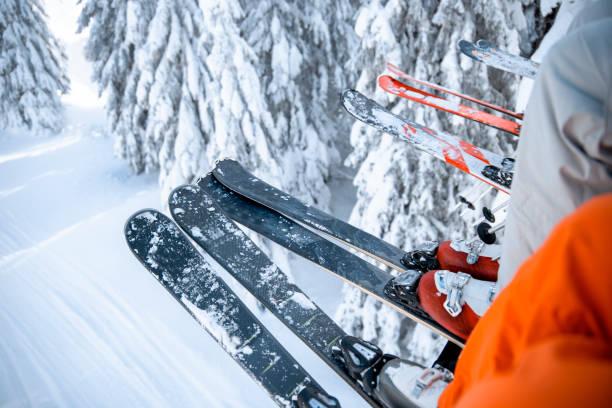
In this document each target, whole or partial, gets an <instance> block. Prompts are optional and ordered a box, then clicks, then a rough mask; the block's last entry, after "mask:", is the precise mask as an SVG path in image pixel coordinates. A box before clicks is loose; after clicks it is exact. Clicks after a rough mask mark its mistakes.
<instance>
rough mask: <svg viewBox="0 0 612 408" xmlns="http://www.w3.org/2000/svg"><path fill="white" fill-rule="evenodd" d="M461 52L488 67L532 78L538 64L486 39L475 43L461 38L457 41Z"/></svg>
mask: <svg viewBox="0 0 612 408" xmlns="http://www.w3.org/2000/svg"><path fill="white" fill-rule="evenodd" d="M458 47H459V49H460V50H461V52H462V53H463V54H465V55H467V56H468V57H470V58H472V59H474V60H476V61H480V62H483V63H485V64H487V65H488V66H490V67H493V68H497V69H501V70H502V71H506V72H510V73H512V74H516V75H520V76H524V77H527V78H531V79H534V78H535V77H536V74H537V73H538V69H539V68H540V64H538V63H537V62H534V61H532V60H530V59H528V58H524V57H521V56H519V55H514V54H510V53H509V52H507V51H504V50H502V49H500V48H497V47H495V46H494V45H493V44H491V43H490V42H488V41H486V40H478V42H476V44H474V43H471V42H469V41H465V40H461V41H459V43H458Z"/></svg>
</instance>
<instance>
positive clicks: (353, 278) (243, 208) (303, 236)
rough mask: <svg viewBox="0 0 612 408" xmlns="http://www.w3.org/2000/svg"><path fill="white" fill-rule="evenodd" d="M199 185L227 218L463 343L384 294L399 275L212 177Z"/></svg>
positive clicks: (419, 311)
mask: <svg viewBox="0 0 612 408" xmlns="http://www.w3.org/2000/svg"><path fill="white" fill-rule="evenodd" d="M198 186H199V187H201V188H202V190H204V191H205V192H206V193H207V194H208V195H210V196H211V197H212V198H213V199H214V200H215V202H217V204H218V205H219V206H220V207H221V208H222V209H223V211H224V212H225V213H226V214H227V215H228V216H229V217H230V218H232V219H234V220H235V221H237V222H239V223H240V224H242V225H244V226H246V227H247V228H249V229H251V230H253V231H255V232H257V233H259V234H261V235H263V236H265V237H266V238H269V239H271V240H273V241H274V242H276V243H278V244H279V245H281V246H283V247H285V248H287V249H289V250H291V251H293V252H294V253H296V254H298V255H300V256H301V257H303V258H305V259H307V260H309V261H311V262H313V263H315V264H317V265H319V266H321V267H322V268H323V269H325V270H327V271H328V272H331V273H333V274H335V275H336V276H338V277H339V278H341V279H343V280H344V281H346V282H347V283H349V284H351V285H353V286H356V287H357V288H359V289H360V290H361V291H363V292H365V293H367V294H369V295H371V296H374V297H375V298H377V299H378V300H380V301H382V302H384V303H386V304H387V305H389V306H391V307H393V308H394V309H396V310H398V311H399V312H401V313H402V314H404V315H406V316H407V317H409V318H411V319H412V320H415V321H416V322H418V323H421V324H424V325H426V326H427V327H429V328H430V329H432V330H434V331H436V332H437V333H439V334H440V335H442V336H444V337H446V338H447V339H449V340H451V341H452V342H454V343H455V344H457V345H459V346H463V343H464V341H463V339H461V338H459V337H458V336H455V335H454V334H452V333H450V332H449V331H447V330H446V329H444V328H443V327H442V326H440V325H439V324H438V323H437V322H436V321H434V320H433V319H432V318H431V317H430V316H429V315H428V314H427V313H426V312H424V311H423V310H422V309H421V308H420V307H419V306H418V303H414V302H412V303H411V304H410V305H408V304H405V303H400V302H397V301H396V300H395V299H394V298H392V297H390V296H389V295H388V294H387V293H388V292H387V288H388V287H389V285H392V284H393V282H395V281H396V279H399V278H396V279H394V278H393V276H392V275H390V274H388V273H386V272H384V271H382V270H380V269H378V268H376V267H375V266H374V265H372V264H370V263H368V262H366V261H365V260H363V259H361V258H360V257H358V256H356V255H354V254H352V253H350V252H348V251H347V250H345V249H343V248H341V247H339V246H338V245H336V244H334V243H332V242H330V241H328V240H327V239H325V238H323V237H322V236H320V235H318V234H316V233H314V232H312V231H311V230H309V229H307V228H305V227H303V226H301V225H299V224H297V223H296V222H294V221H292V220H290V219H289V218H287V217H285V216H283V215H282V214H279V213H277V212H275V211H273V210H271V209H269V208H267V207H265V206H262V205H260V204H258V203H256V202H255V201H252V200H249V199H247V198H243V197H241V196H239V195H237V194H235V193H233V192H231V191H230V190H228V189H227V188H226V187H224V186H223V185H222V184H221V183H219V182H218V181H217V180H216V179H215V178H214V177H210V176H207V177H205V178H203V179H201V180H199V181H198ZM414 272H415V274H416V275H415V276H414V277H415V280H414V281H413V283H414V284H416V283H418V277H419V276H420V275H419V274H418V273H417V272H416V271H414ZM417 275H418V276H417ZM400 276H401V275H400ZM413 286H414V285H413Z"/></svg>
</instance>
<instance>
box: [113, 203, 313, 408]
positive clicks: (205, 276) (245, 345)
mask: <svg viewBox="0 0 612 408" xmlns="http://www.w3.org/2000/svg"><path fill="white" fill-rule="evenodd" d="M125 238H126V240H127V243H128V246H129V247H130V250H131V251H132V253H133V254H134V255H135V256H136V258H138V260H139V261H140V262H141V263H142V265H143V266H144V267H145V268H146V269H147V270H148V271H149V272H150V273H151V274H152V275H153V276H154V277H155V278H156V279H157V280H158V281H159V282H160V283H161V284H162V285H163V286H164V287H165V288H166V289H167V290H168V291H169V292H170V294H171V295H172V296H173V297H174V298H175V299H176V300H177V301H178V302H179V303H180V304H181V305H182V306H183V307H184V308H185V309H186V310H187V311H188V312H189V313H190V314H191V315H192V316H193V317H194V318H195V319H196V320H197V321H198V322H199V323H200V325H202V326H203V327H204V328H205V329H206V331H207V332H208V333H209V334H210V335H211V336H212V337H213V338H214V339H215V340H216V341H217V343H219V345H220V346H221V347H222V348H223V349H224V350H225V351H226V352H227V353H228V354H229V355H230V356H231V357H232V358H233V359H234V360H235V361H236V362H237V363H238V364H239V365H240V366H241V367H242V368H243V369H244V370H245V371H246V372H247V373H248V374H249V375H250V376H251V377H252V378H253V379H254V380H255V381H256V382H257V383H258V384H260V385H261V386H262V387H264V389H265V390H266V391H267V392H268V394H269V395H270V397H271V398H272V399H273V400H274V402H275V403H276V404H277V405H278V406H281V407H290V406H293V404H294V402H293V401H292V399H294V397H297V395H298V393H300V392H301V390H303V389H305V388H306V387H315V389H319V390H320V389H321V388H320V387H319V386H318V384H317V383H316V382H315V381H314V380H313V379H312V377H310V375H308V373H307V372H306V371H305V370H304V369H303V368H302V367H301V366H300V365H299V363H298V362H297V361H295V359H294V358H293V357H292V356H291V355H290V354H289V353H288V352H287V351H286V350H285V349H284V347H283V346H282V345H281V344H280V343H279V342H278V341H277V340H276V339H275V338H274V336H273V335H272V334H271V333H270V332H268V330H267V329H266V328H265V327H264V326H263V325H262V324H261V323H260V322H259V321H258V320H257V318H256V317H255V316H254V315H253V314H252V313H251V312H250V310H249V309H248V308H247V307H246V306H245V305H244V304H243V303H242V301H241V300H240V299H239V298H238V297H237V296H236V294H235V293H234V292H233V291H232V290H231V289H230V288H229V287H228V286H227V285H226V284H225V282H223V280H221V279H220V278H219V277H218V276H217V274H216V273H215V272H214V271H213V270H212V269H211V267H210V266H209V265H208V264H207V263H206V261H205V260H204V259H203V258H202V256H201V255H200V254H199V253H198V251H197V250H196V248H195V247H194V246H193V245H192V244H191V243H190V242H189V240H188V238H187V236H186V235H184V234H183V233H182V231H181V230H180V229H179V227H178V226H177V225H176V224H175V223H174V222H173V221H172V220H170V219H169V218H168V217H166V216H165V215H164V214H162V213H160V212H158V211H155V210H150V209H148V210H141V211H139V212H137V213H136V214H134V215H132V216H131V217H130V218H129V219H128V221H127V222H126V224H125ZM309 389H310V388H309Z"/></svg>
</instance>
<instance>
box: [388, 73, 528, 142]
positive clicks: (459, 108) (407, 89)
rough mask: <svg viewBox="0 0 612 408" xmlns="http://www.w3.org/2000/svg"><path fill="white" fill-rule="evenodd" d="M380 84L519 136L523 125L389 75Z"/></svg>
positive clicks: (394, 91)
mask: <svg viewBox="0 0 612 408" xmlns="http://www.w3.org/2000/svg"><path fill="white" fill-rule="evenodd" d="M378 85H380V87H381V88H382V89H384V90H385V91H387V92H389V93H392V94H393V95H397V96H401V97H402V98H406V99H409V100H411V101H415V102H418V103H422V104H424V105H427V106H432V107H434V108H437V109H440V110H443V111H445V112H449V113H454V114H455V115H459V116H463V117H464V118H467V119H471V120H474V121H476V122H480V123H484V124H485V125H489V126H492V127H494V128H496V129H499V130H503V131H506V132H508V133H512V134H513V135H516V136H518V135H519V133H520V131H521V125H520V124H518V123H516V122H513V121H511V120H508V119H504V118H500V117H499V116H495V115H492V114H490V113H487V112H483V111H481V110H478V109H474V108H470V107H469V106H465V105H461V104H459V103H455V102H451V101H449V100H447V99H444V98H442V97H439V96H436V95H432V94H430V93H427V92H425V91H421V90H419V89H416V88H413V87H411V86H408V85H406V84H404V83H402V82H400V81H398V80H395V79H393V78H391V77H390V76H388V75H382V76H380V77H379V78H378Z"/></svg>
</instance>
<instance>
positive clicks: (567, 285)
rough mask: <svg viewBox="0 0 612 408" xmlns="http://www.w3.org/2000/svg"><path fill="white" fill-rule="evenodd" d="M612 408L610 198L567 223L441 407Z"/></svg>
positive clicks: (492, 316)
mask: <svg viewBox="0 0 612 408" xmlns="http://www.w3.org/2000/svg"><path fill="white" fill-rule="evenodd" d="M548 406H550V407H556V408H558V407H612V194H606V195H603V196H599V197H597V198H594V199H592V200H590V201H589V202H587V203H586V204H585V205H583V206H582V207H580V208H579V209H578V210H577V211H576V212H575V213H574V214H572V215H570V216H569V217H567V218H565V219H564V220H563V221H561V222H560V223H559V224H558V225H557V227H556V228H555V229H554V230H553V231H552V232H551V234H550V236H549V237H548V239H547V240H546V241H545V243H544V244H543V245H542V247H540V249H539V250H538V251H536V252H535V253H534V254H533V255H532V256H531V257H530V258H529V259H528V260H527V261H526V262H525V263H524V264H523V265H522V266H521V267H520V268H519V270H518V271H517V273H516V276H515V277H514V279H513V280H512V282H511V283H510V284H509V285H508V286H507V287H506V288H505V289H504V290H503V291H502V292H501V293H500V294H499V295H498V297H497V299H496V300H495V301H494V302H493V304H492V305H491V307H490V308H489V310H488V311H487V312H486V313H485V315H484V316H483V317H482V318H481V320H480V322H478V324H477V325H476V327H475V328H474V331H473V332H472V334H471V335H470V337H469V339H468V341H467V343H466V345H465V348H464V350H463V352H462V353H461V356H460V358H459V361H458V363H457V368H456V370H455V379H454V380H453V382H451V384H450V385H449V386H448V387H447V388H446V389H445V390H444V392H443V394H442V395H441V397H440V400H439V407H442V408H445V407H461V408H463V407H466V408H467V407H469V408H474V407H538V408H541V407H548Z"/></svg>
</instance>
